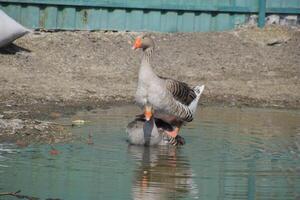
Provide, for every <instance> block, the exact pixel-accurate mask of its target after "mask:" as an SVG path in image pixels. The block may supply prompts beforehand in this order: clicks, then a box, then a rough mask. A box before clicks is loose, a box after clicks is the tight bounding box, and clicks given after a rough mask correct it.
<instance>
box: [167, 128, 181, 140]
mask: <svg viewBox="0 0 300 200" xmlns="http://www.w3.org/2000/svg"><path fill="white" fill-rule="evenodd" d="M166 132H167V134H168V135H169V136H170V137H173V138H175V137H176V136H177V135H178V133H179V128H178V127H176V128H175V129H174V130H173V131H166Z"/></svg>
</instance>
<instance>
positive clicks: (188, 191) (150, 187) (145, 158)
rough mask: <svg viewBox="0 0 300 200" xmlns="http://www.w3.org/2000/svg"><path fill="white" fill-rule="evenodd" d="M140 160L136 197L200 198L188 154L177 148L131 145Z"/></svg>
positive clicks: (135, 181)
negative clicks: (185, 155) (184, 154)
mask: <svg viewBox="0 0 300 200" xmlns="http://www.w3.org/2000/svg"><path fill="white" fill-rule="evenodd" d="M128 152H129V153H130V154H131V155H132V157H133V158H134V159H135V160H136V162H137V165H138V167H137V169H135V170H134V172H135V174H134V181H133V185H132V195H133V199H142V200H144V199H145V200H152V199H153V200H154V199H155V200H156V199H168V198H176V199H180V198H184V197H187V196H190V197H193V196H194V197H197V193H198V190H197V186H196V184H195V183H194V182H193V174H192V169H191V167H190V165H189V162H188V160H187V158H186V157H183V156H181V155H180V149H177V148H175V147H173V146H172V147H166V146H161V147H153V148H151V147H142V146H129V147H128Z"/></svg>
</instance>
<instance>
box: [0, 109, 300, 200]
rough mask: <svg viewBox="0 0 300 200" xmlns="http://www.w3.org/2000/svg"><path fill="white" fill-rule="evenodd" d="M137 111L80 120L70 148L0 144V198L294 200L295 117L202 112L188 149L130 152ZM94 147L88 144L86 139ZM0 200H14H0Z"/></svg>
mask: <svg viewBox="0 0 300 200" xmlns="http://www.w3.org/2000/svg"><path fill="white" fill-rule="evenodd" d="M138 112H139V110H138V109H137V108H136V107H135V106H121V107H113V108H109V109H103V110H96V111H91V112H81V113H78V114H77V115H76V116H73V117H72V118H71V119H61V120H60V122H62V123H66V122H70V121H72V120H74V119H82V120H85V121H88V123H87V124H85V125H83V126H81V127H75V128H72V130H71V131H72V132H73V133H74V135H75V136H76V140H75V141H74V142H71V143H68V144H57V145H55V148H56V149H57V150H59V152H60V154H59V155H56V156H55V155H50V154H49V151H50V150H51V147H50V146H49V145H31V146H29V147H26V148H17V147H16V146H14V145H9V144H0V193H1V192H8V191H9V192H12V191H17V190H21V191H22V194H25V195H30V196H34V197H39V198H40V199H47V198H52V199H54V198H58V199H65V200H67V199H70V200H83V199H86V200H88V199H90V200H95V199H205V200H206V199H208V200H211V199H212V200H214V199H268V200H270V199H271V200H272V199H278V200H283V199H293V200H294V199H299V197H300V176H299V175H300V159H299V157H300V112H299V111H292V110H272V109H253V108H246V109H238V108H222V107H206V108H202V109H199V110H198V113H197V117H196V119H195V120H194V121H193V122H192V123H190V124H188V125H187V126H186V127H184V128H183V129H182V130H181V134H182V136H183V137H184V138H185V140H186V143H187V144H186V145H185V146H183V147H181V148H174V147H152V148H149V147H137V146H128V144H127V143H126V137H125V127H126V125H127V123H129V122H130V121H131V120H132V116H134V115H135V114H137V113H138ZM89 134H91V135H92V138H93V142H94V144H93V145H88V144H87V138H88V135H89ZM0 199H1V200H2V199H3V200H4V199H15V198H13V197H7V196H5V197H3V196H2V197H1V196H0Z"/></svg>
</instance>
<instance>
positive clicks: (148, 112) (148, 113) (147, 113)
mask: <svg viewBox="0 0 300 200" xmlns="http://www.w3.org/2000/svg"><path fill="white" fill-rule="evenodd" d="M144 115H145V119H146V120H147V121H149V120H150V119H151V117H152V115H153V114H152V108H151V106H145V111H144Z"/></svg>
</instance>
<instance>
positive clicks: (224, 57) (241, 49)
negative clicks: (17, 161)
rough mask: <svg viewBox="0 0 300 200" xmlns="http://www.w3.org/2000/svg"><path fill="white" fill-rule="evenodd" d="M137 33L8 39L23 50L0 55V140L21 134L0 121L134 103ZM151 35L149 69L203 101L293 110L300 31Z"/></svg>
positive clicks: (298, 93) (297, 102)
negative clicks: (198, 92) (199, 90)
mask: <svg viewBox="0 0 300 200" xmlns="http://www.w3.org/2000/svg"><path fill="white" fill-rule="evenodd" d="M136 35H139V33H125V32H122V33H120V32H102V31H101V32H52V33H50V32H35V33H34V34H30V35H27V36H25V37H23V38H21V39H18V40H17V41H16V42H15V44H16V45H18V46H20V47H22V48H25V49H27V50H29V51H20V52H17V53H15V54H5V52H3V51H2V54H0V70H1V73H0V93H1V96H0V140H1V134H2V135H6V134H9V133H10V134H12V133H18V132H22V131H13V132H12V131H11V129H8V128H3V127H4V126H3V125H2V131H1V119H2V121H4V120H14V119H21V120H23V122H22V123H25V122H24V121H25V120H31V121H30V123H31V124H33V126H35V125H39V124H40V123H39V122H35V121H32V120H36V119H38V120H41V119H42V120H49V119H52V118H55V117H59V116H61V115H63V114H66V113H72V112H74V111H76V110H78V109H82V108H86V109H92V108H94V107H99V106H103V105H107V104H115V103H124V102H128V103H132V102H134V98H133V96H134V93H135V89H136V86H137V75H138V69H139V66H140V61H141V56H142V52H141V51H133V50H131V46H132V42H133V38H134V37H135V36H136ZM152 36H153V38H154V39H155V41H156V46H157V48H156V51H155V54H154V58H153V66H154V69H155V71H156V72H157V73H158V74H160V75H162V76H165V77H171V78H174V79H178V80H181V81H184V82H187V83H189V84H190V85H196V84H199V83H201V84H205V85H206V90H205V92H204V95H203V97H202V99H201V100H200V102H201V103H202V104H216V103H217V104H225V105H231V106H264V107H265V106H267V107H284V108H296V109H299V108H300V81H299V77H300V30H299V29H291V28H284V27H278V26H276V27H267V28H265V29H263V30H259V29H257V28H251V27H250V28H249V27H248V28H242V29H239V30H235V31H229V32H219V33H173V34H162V33H153V34H152ZM53 113H54V114H53ZM55 113H56V114H55ZM4 123H10V122H8V121H6V122H3V123H2V124H4ZM25 126H26V123H25ZM23 128H24V127H23ZM20 130H23V129H20ZM23 135H24V134H23ZM29 135H30V134H29Z"/></svg>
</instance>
